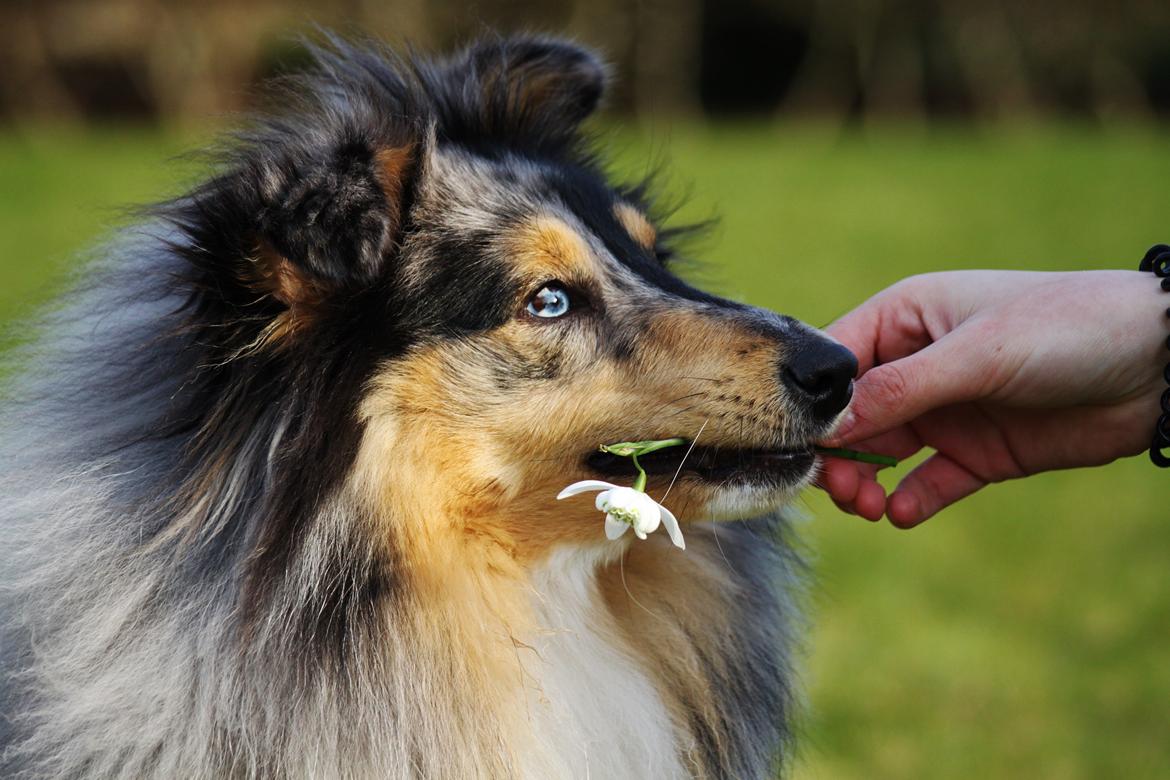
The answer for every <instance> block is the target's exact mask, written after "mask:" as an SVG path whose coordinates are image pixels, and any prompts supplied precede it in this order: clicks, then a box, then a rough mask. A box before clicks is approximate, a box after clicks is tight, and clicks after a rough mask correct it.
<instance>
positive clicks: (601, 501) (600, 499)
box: [593, 490, 612, 512]
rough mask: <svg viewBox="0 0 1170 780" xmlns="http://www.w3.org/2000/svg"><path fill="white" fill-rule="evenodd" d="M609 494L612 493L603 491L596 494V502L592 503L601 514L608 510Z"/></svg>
mask: <svg viewBox="0 0 1170 780" xmlns="http://www.w3.org/2000/svg"><path fill="white" fill-rule="evenodd" d="M611 492H612V491H610V490H603V491H601V492H600V493H598V494H597V500H596V501H594V502H593V506H595V507H597V509H598V510H599V511H601V512H606V511H608V510H609V494H610V493H611Z"/></svg>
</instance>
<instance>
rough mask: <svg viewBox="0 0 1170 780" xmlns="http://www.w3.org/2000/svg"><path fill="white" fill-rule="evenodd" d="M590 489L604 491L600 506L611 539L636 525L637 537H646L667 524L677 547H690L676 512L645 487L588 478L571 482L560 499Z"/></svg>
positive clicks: (598, 498)
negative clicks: (684, 539)
mask: <svg viewBox="0 0 1170 780" xmlns="http://www.w3.org/2000/svg"><path fill="white" fill-rule="evenodd" d="M589 490H600V491H601V492H600V493H598V494H597V501H596V506H597V508H598V509H599V510H601V511H602V512H605V535H606V537H607V538H609V539H617V538H618V537H620V536H621V535H622V534H624V533H625V532H626V531H628V530H629V529H631V528H633V529H634V535H635V536H637V537H638V538H639V539H645V538H646V535H647V534H650V533H653V532H654V531H655V530H657V529H658V526H659V525H663V526H665V527H666V533H667V534H668V535H669V536H670V541H672V542H674V545H675V547H678V548H679V549H680V550H685V549H686V547H687V546H686V543H685V542H684V541H683V536H682V529H680V528H679V527H678V519H677V518H676V517H675V516H674V513H673V512H671V511H670V510H669V509H667V508H666V507H664V506H663V505H662V504H659V503H658V502H657V501H655V500H654V499H652V498H650V496H648V495H646V493H644V492H643V491H641V490H637V489H635V488H632V487H624V486H622V485H614V484H611V483H609V482H602V481H601V480H598V479H587V480H584V481H582V482H574V483H573V484H572V485H569V486H568V487H567V488H565V489H564V490H562V491H561V492H560V493H559V494H558V495H557V500H558V501H559V500H561V499H563V498H568V497H569V496H575V495H577V494H578V493H584V492H586V491H589Z"/></svg>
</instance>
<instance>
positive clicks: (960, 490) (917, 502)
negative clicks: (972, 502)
mask: <svg viewBox="0 0 1170 780" xmlns="http://www.w3.org/2000/svg"><path fill="white" fill-rule="evenodd" d="M986 484H987V482H986V481H985V480H983V479H981V478H980V477H978V476H976V475H975V474H973V473H972V472H970V471H968V470H967V469H965V468H963V467H962V466H961V465H959V464H958V463H956V462H955V461H953V460H951V459H950V458H948V457H947V456H946V455H943V454H941V453H935V454H934V455H931V456H930V457H929V458H927V459H926V460H925V461H923V462H922V463H921V464H920V465H919V466H918V467H916V468H915V469H914V470H913V471H911V472H910V473H909V474H907V475H906V477H905V478H904V479H903V480H902V481H901V482H900V483H899V484H898V488H897V489H896V490H895V491H894V492H893V493H892V494H890V497H889V500H888V501H887V502H886V515H887V517H889V519H890V522H891V523H893V524H894V525H896V526H897V527H899V528H913V527H914V526H916V525H918V524H919V523H921V522H923V521H924V520H926V519H928V518H930V517H932V516H934V515H935V514H937V513H938V512H939V511H941V510H942V509H944V508H946V507H948V506H950V505H951V504H953V503H955V502H956V501H958V500H959V499H961V498H966V497H967V496H969V495H971V494H972V493H974V492H975V491H976V490H979V489H980V488H981V487H983V486H984V485H986Z"/></svg>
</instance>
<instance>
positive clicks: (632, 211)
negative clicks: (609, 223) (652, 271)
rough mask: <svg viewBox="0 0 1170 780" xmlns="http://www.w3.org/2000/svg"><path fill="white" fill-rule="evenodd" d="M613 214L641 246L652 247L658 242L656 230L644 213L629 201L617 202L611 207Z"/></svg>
mask: <svg viewBox="0 0 1170 780" xmlns="http://www.w3.org/2000/svg"><path fill="white" fill-rule="evenodd" d="M613 215H614V216H615V217H617V221H618V222H620V223H621V225H622V227H624V228H625V229H626V232H627V233H629V234H630V236H631V237H632V238H633V239H634V240H635V241H637V242H638V243H639V244H641V245H642V246H644V247H646V248H647V249H653V248H654V245H655V244H656V243H658V231H657V230H655V229H654V226H653V225H651V224H650V220H648V219H646V215H645V214H643V213H642V212H641V211H638V209H636V208H634V207H633V206H631V205H630V204H629V203H617V204H615V205H614V207H613Z"/></svg>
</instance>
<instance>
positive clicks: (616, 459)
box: [585, 443, 816, 482]
mask: <svg viewBox="0 0 1170 780" xmlns="http://www.w3.org/2000/svg"><path fill="white" fill-rule="evenodd" d="M688 449H690V443H687V444H684V445H680V446H678V447H671V448H669V449H665V450H658V451H657V452H651V453H650V454H648V455H643V456H640V457H639V458H638V463H640V464H641V465H642V468H643V469H645V470H646V473H647V474H651V475H656V474H665V475H668V476H673V475H674V474H675V473H676V472H677V473H679V474H680V476H681V475H692V476H697V477H699V478H700V479H703V480H705V481H709V482H716V481H718V482H723V481H727V480H732V479H736V478H738V479H742V480H748V481H764V480H772V481H775V480H777V479H779V480H781V481H790V480H796V479H800V478H802V477H804V476H805V475H806V474H807V473H808V472H809V470H811V469H812V467H813V464H814V463H815V462H816V453H815V452H814V451H813V448H812V445H804V446H800V447H793V448H778V449H761V448H754V447H748V448H735V447H704V446H702V445H699V446H696V447H694V448H693V449H691V451H690V454H689V455H688V454H687V450H688ZM684 457H685V461H684ZM585 463H586V465H587V466H588V467H589V468H590V469H592V470H593V471H596V472H598V473H601V474H604V475H607V476H614V477H617V476H624V477H634V476H635V475H636V474H637V473H638V472H637V470H636V469H635V468H634V464H633V461H632V460H631V459H630V458H627V457H622V456H620V455H611V454H610V453H608V452H600V451H597V452H592V453H590V454H589V455H588V456H587V457H586V459H585ZM680 464H682V470H681V471H680V470H679V465H680Z"/></svg>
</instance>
